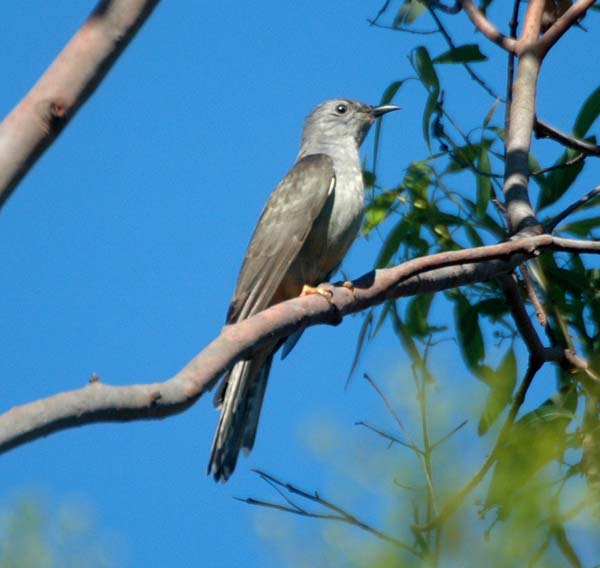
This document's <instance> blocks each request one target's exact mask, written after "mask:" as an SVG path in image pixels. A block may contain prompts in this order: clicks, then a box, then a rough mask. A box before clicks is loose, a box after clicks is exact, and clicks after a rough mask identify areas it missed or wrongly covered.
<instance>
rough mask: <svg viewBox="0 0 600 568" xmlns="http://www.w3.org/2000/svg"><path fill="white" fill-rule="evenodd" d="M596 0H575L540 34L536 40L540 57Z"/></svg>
mask: <svg viewBox="0 0 600 568" xmlns="http://www.w3.org/2000/svg"><path fill="white" fill-rule="evenodd" d="M595 2H596V0H578V1H577V2H575V3H574V4H573V5H572V6H571V7H570V8H569V9H568V10H567V11H566V12H565V13H564V14H563V15H562V16H561V17H560V18H558V20H556V22H554V24H552V26H551V27H550V29H549V30H548V31H547V32H546V33H545V34H544V35H543V36H542V38H541V39H540V40H539V41H538V52H539V54H540V55H541V57H544V56H545V55H546V53H548V51H549V50H550V49H551V48H552V46H553V45H554V44H555V43H556V42H557V41H558V40H559V39H560V38H561V37H562V36H563V35H564V34H565V33H566V32H567V30H569V29H570V28H571V27H572V26H574V25H575V24H576V23H577V22H578V21H579V20H580V19H581V18H583V16H584V15H585V13H586V12H587V10H588V8H589V7H590V6H592V5H593V4H595Z"/></svg>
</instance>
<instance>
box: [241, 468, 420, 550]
mask: <svg viewBox="0 0 600 568" xmlns="http://www.w3.org/2000/svg"><path fill="white" fill-rule="evenodd" d="M253 471H255V472H256V473H257V474H258V475H259V476H260V477H261V479H262V480H263V481H266V482H267V483H268V484H269V485H271V487H273V488H277V487H279V489H277V492H278V493H279V494H280V495H282V494H283V493H282V491H283V490H285V491H287V492H288V493H291V494H292V495H298V496H299V497H301V498H303V499H306V500H308V501H311V502H313V503H317V504H318V505H320V506H322V507H324V508H325V509H329V510H330V511H333V513H318V512H314V511H309V510H307V509H305V508H303V507H301V506H300V505H298V504H297V503H295V502H294V501H293V500H292V499H291V498H289V497H285V501H286V502H287V503H288V504H289V506H286V505H281V504H278V503H271V502H269V501H262V500H259V499H254V498H252V497H248V498H239V497H236V499H237V500H238V501H243V502H245V503H248V504H249V505H260V506H261V507H267V508H270V509H276V510H278V511H285V512H287V513H293V514H294V515H300V516H303V517H311V518H315V519H325V520H331V521H338V522H343V523H347V524H349V525H354V526H356V527H358V528H360V529H362V530H364V531H366V532H368V533H370V534H372V535H374V536H376V537H377V538H379V539H381V540H383V541H385V542H387V543H389V544H393V545H394V546H396V547H398V548H401V549H402V550H406V551H407V552H410V553H411V554H414V555H415V556H417V557H418V558H421V557H422V554H421V553H420V551H419V550H417V549H416V548H414V547H413V546H411V545H409V544H407V543H405V542H403V541H401V540H399V539H397V538H394V537H392V536H389V535H387V534H385V533H384V532H382V531H380V530H377V529H375V528H373V527H372V526H371V525H369V524H367V523H365V522H364V521H361V520H360V519H358V518H357V517H355V516H354V515H352V514H351V513H349V512H348V511H346V510H345V509H343V508H342V507H339V506H338V505H335V504H333V503H332V502H331V501H327V500H326V499H323V498H322V497H321V496H320V495H319V494H318V493H317V492H314V493H309V492H307V491H304V490H303V489H300V488H299V487H296V486H295V485H292V484H291V483H286V482H283V481H281V480H279V479H277V478H275V477H273V476H272V475H270V474H268V473H266V472H264V471H261V470H258V469H255V470H253Z"/></svg>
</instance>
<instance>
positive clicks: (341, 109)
mask: <svg viewBox="0 0 600 568" xmlns="http://www.w3.org/2000/svg"><path fill="white" fill-rule="evenodd" d="M347 110H348V107H347V106H346V105H338V106H336V107H335V112H337V113H338V114H345V113H346V111H347Z"/></svg>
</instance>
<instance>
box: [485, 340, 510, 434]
mask: <svg viewBox="0 0 600 568" xmlns="http://www.w3.org/2000/svg"><path fill="white" fill-rule="evenodd" d="M516 383H517V358H516V356H515V352H514V349H513V348H512V347H511V348H510V349H509V350H508V351H507V352H506V355H504V358H503V359H502V362H501V363H500V366H499V367H498V369H497V370H496V373H495V376H494V382H493V383H492V390H491V391H490V393H489V395H488V398H487V400H486V403H485V407H484V409H483V413H482V415H481V418H480V420H479V427H478V432H479V435H480V436H481V435H483V434H485V433H486V432H487V431H488V430H489V428H490V426H492V424H493V423H494V422H495V421H496V419H497V418H498V416H500V414H501V413H502V411H503V410H504V409H505V408H506V407H507V406H508V403H509V402H510V401H511V398H512V392H513V390H514V388H515V384H516Z"/></svg>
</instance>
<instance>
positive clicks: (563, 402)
mask: <svg viewBox="0 0 600 568" xmlns="http://www.w3.org/2000/svg"><path fill="white" fill-rule="evenodd" d="M576 409H577V392H576V390H575V389H574V388H571V387H568V388H565V389H563V390H561V391H560V392H559V393H557V394H556V395H554V396H553V397H552V398H550V399H549V400H547V401H546V402H544V403H543V404H542V405H541V406H539V407H538V408H536V409H535V410H533V411H532V412H529V413H527V414H526V415H525V416H523V417H522V418H521V419H520V420H519V421H517V422H516V423H515V424H514V425H513V427H512V430H511V431H510V433H509V434H508V436H507V438H506V440H505V441H504V444H503V446H502V447H500V448H499V451H498V454H497V461H496V467H495V469H494V475H493V476H492V480H491V482H490V487H489V490H488V495H487V498H486V503H485V506H486V507H487V508H489V507H491V506H494V505H499V506H500V507H501V508H502V509H507V508H510V504H511V501H512V500H514V499H515V498H518V495H519V494H523V492H527V491H530V490H531V487H532V485H531V484H532V483H535V478H534V476H535V474H536V473H537V472H538V471H539V470H540V469H541V468H542V467H544V466H545V465H546V464H548V463H549V462H551V461H553V460H561V459H562V456H563V453H564V452H565V450H566V449H567V447H568V433H567V431H566V430H567V426H568V425H569V423H570V422H571V420H572V419H573V417H574V415H575V411H576Z"/></svg>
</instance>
